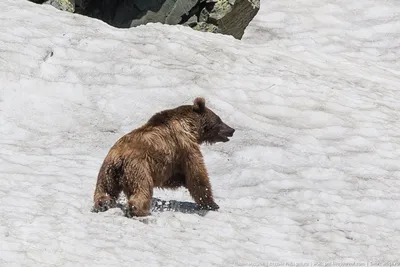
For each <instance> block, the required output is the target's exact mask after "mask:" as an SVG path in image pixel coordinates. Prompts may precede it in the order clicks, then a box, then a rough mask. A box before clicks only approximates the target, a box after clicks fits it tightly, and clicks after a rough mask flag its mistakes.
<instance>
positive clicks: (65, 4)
mask: <svg viewBox="0 0 400 267" xmlns="http://www.w3.org/2000/svg"><path fill="white" fill-rule="evenodd" d="M44 3H45V4H49V5H52V6H54V7H55V8H57V9H60V10H64V11H68V12H71V13H74V12H75V0H48V1H45V2H44Z"/></svg>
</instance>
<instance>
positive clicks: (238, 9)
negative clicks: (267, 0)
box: [31, 0, 260, 39]
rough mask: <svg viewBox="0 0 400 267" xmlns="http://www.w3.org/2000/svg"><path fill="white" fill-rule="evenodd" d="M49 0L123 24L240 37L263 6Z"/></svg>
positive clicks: (239, 0)
mask: <svg viewBox="0 0 400 267" xmlns="http://www.w3.org/2000/svg"><path fill="white" fill-rule="evenodd" d="M31 1H33V2H38V1H40V0H31ZM46 3H49V4H51V5H53V6H55V7H56V8H59V9H62V10H65V11H69V12H76V13H80V14H82V15H86V16H90V17H93V18H97V19H101V20H103V21H105V22H107V23H108V24H110V25H112V26H115V27H119V28H130V27H135V26H138V25H143V24H147V23H149V22H154V23H156V22H159V23H163V24H170V25H177V24H181V25H186V26H189V27H191V28H193V29H195V30H198V31H208V32H214V33H221V34H228V35H232V36H233V37H235V38H236V39H241V38H242V36H243V34H244V31H245V29H246V27H247V26H248V25H249V23H250V22H251V20H252V19H253V18H254V17H255V16H256V14H257V12H258V10H259V9H260V0H47V1H46Z"/></svg>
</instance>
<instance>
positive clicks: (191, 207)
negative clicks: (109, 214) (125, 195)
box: [117, 197, 209, 216]
mask: <svg viewBox="0 0 400 267" xmlns="http://www.w3.org/2000/svg"><path fill="white" fill-rule="evenodd" d="M125 204H126V202H124V203H123V202H120V201H118V203H117V207H118V208H120V209H121V210H122V212H124V213H125V209H126V206H125ZM150 211H151V212H152V213H153V212H155V213H158V212H165V211H174V212H182V213H189V214H197V215H200V216H205V215H206V214H207V213H208V212H209V210H202V209H199V208H198V207H197V205H196V203H193V202H187V201H177V200H162V199H160V198H154V197H153V198H152V199H151V208H150Z"/></svg>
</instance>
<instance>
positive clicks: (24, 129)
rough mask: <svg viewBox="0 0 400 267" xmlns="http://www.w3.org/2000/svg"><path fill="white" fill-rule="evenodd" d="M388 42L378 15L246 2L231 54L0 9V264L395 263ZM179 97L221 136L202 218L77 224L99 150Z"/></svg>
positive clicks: (350, 1)
mask: <svg viewBox="0 0 400 267" xmlns="http://www.w3.org/2000/svg"><path fill="white" fill-rule="evenodd" d="M399 44H400V2H399V1H396V0H393V1H390V0H388V1H383V0H363V1H358V0H337V1H328V0H318V1H317V0H303V1H292V0H271V1H261V10H260V12H259V13H258V15H257V17H256V18H255V19H254V20H253V21H252V23H251V25H250V26H249V27H248V29H247V30H246V33H245V36H244V38H243V40H241V41H239V40H235V39H233V38H232V37H230V36H223V35H217V34H211V33H201V32H197V31H193V30H191V29H189V28H186V27H182V26H167V25H161V24H149V25H146V26H140V27H137V28H133V29H115V28H112V27H110V26H108V25H106V24H105V23H103V22H101V21H98V20H93V19H90V18H86V17H83V16H79V15H76V14H69V13H66V12H62V11H58V10H56V9H55V8H53V7H51V6H48V5H43V6H40V5H36V4H33V3H31V2H28V1H26V0H2V1H0V81H1V82H0V266H233V265H237V266H272V265H271V264H273V263H279V264H284V262H287V264H288V263H296V264H298V265H300V264H305V263H306V262H311V261H317V262H322V263H325V264H329V263H331V262H330V261H335V262H337V263H340V262H344V261H346V262H353V261H354V262H355V265H351V266H360V265H357V264H366V263H368V264H369V266H371V264H370V263H371V261H372V262H375V265H378V264H384V263H386V264H387V263H388V262H385V261H394V260H399V252H400V232H399V229H400V211H399V201H400V193H399V192H400V182H399V178H400V122H399V121H400V120H399V119H400V113H399V111H400V101H399V99H400V93H399V92H400V91H399V89H400V88H399V85H400V60H399V58H400V46H399ZM196 96H204V97H205V98H206V99H207V104H208V105H209V106H210V107H211V108H212V109H214V110H215V111H216V112H217V113H218V114H219V115H220V116H221V117H222V118H223V120H224V121H225V122H226V123H227V124H229V125H231V126H233V127H234V128H236V133H235V135H234V137H233V138H232V139H231V141H230V142H228V143H224V144H217V145H214V146H203V147H202V149H203V152H204V156H205V160H206V164H207V167H208V170H209V173H210V179H211V182H212V186H213V190H214V194H215V198H216V202H217V203H218V204H219V205H220V207H221V208H220V210H219V211H218V212H208V213H207V214H201V213H193V212H190V211H187V210H186V209H185V207H186V208H187V207H189V208H190V207H191V206H193V200H192V199H191V198H190V196H189V193H188V192H187V190H184V189H182V190H178V191H167V190H165V191H162V190H156V192H155V198H158V199H161V200H163V201H168V200H171V201H172V202H171V203H170V205H172V206H174V205H175V206H176V207H177V209H178V210H177V211H173V210H164V211H154V212H153V214H152V215H151V216H149V217H148V218H145V219H143V220H138V219H128V218H126V217H124V216H123V214H122V211H121V210H120V209H112V210H109V211H107V212H104V213H91V212H90V209H91V207H92V195H93V190H94V186H95V183H96V176H97V172H98V169H99V168H100V164H101V162H102V160H103V158H104V157H105V155H106V153H107V151H108V149H109V148H110V147H111V145H112V144H113V143H114V142H115V141H116V140H117V139H118V138H119V137H120V136H122V135H123V134H125V133H127V132H128V131H130V130H132V129H133V128H136V127H138V126H139V125H141V124H143V123H144V122H145V121H146V120H147V119H148V118H149V117H150V116H151V115H152V114H153V113H155V112H156V111H159V110H162V109H165V108H172V107H175V106H178V105H181V104H189V103H191V102H192V101H193V99H194V98H195V97H196ZM165 205H166V206H167V207H168V204H167V203H166V204H165ZM154 208H155V209H156V208H161V209H162V208H163V206H160V205H159V204H157V201H155V205H154ZM280 266H283V265H280ZM386 266H387V265H386Z"/></svg>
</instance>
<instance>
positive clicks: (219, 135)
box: [193, 97, 235, 144]
mask: <svg viewBox="0 0 400 267" xmlns="http://www.w3.org/2000/svg"><path fill="white" fill-rule="evenodd" d="M193 110H194V111H195V112H196V113H198V114H199V115H200V129H199V138H200V140H199V142H200V143H209V144H214V143H217V142H228V141H229V137H232V136H233V133H234V132H235V129H233V128H232V127H230V126H228V125H227V124H226V123H224V122H223V121H222V120H221V118H220V117H219V116H218V115H217V114H215V113H214V112H213V111H212V110H211V109H209V108H208V107H206V101H205V99H204V98H202V97H197V98H196V99H195V100H194V102H193Z"/></svg>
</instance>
